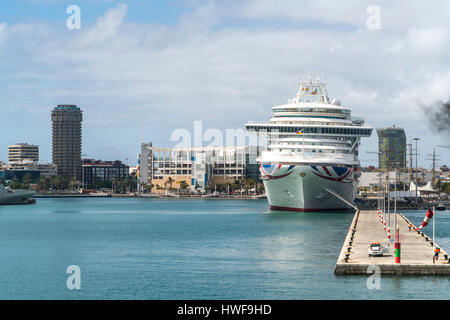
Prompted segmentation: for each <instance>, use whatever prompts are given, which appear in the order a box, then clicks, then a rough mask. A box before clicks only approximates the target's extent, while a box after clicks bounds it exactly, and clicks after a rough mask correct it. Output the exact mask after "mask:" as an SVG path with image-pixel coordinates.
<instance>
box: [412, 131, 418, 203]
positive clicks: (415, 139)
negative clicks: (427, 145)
mask: <svg viewBox="0 0 450 320" xmlns="http://www.w3.org/2000/svg"><path fill="white" fill-rule="evenodd" d="M413 140H414V141H416V172H415V177H416V209H418V197H417V153H418V150H417V141H419V140H420V138H414V139H413Z"/></svg>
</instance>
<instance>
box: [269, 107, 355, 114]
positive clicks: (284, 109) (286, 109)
mask: <svg viewBox="0 0 450 320" xmlns="http://www.w3.org/2000/svg"><path fill="white" fill-rule="evenodd" d="M273 112H320V113H340V114H350V113H351V111H350V110H345V109H328V108H275V109H273Z"/></svg>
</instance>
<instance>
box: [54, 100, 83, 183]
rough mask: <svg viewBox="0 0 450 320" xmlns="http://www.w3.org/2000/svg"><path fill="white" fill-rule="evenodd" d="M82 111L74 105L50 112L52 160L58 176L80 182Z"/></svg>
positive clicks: (59, 107)
mask: <svg viewBox="0 0 450 320" xmlns="http://www.w3.org/2000/svg"><path fill="white" fill-rule="evenodd" d="M82 120H83V115H82V111H81V110H80V108H78V107H77V106H76V105H58V106H57V107H56V108H54V109H53V110H52V158H53V163H54V164H56V166H57V171H58V175H61V176H64V177H69V178H75V179H77V180H78V181H81V122H82Z"/></svg>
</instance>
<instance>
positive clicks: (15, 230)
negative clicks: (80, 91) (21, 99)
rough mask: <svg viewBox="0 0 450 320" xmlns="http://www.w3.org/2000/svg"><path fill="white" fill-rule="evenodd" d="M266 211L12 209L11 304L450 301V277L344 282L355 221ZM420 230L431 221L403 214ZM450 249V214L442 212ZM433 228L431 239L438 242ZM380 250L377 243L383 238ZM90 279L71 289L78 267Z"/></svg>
mask: <svg viewBox="0 0 450 320" xmlns="http://www.w3.org/2000/svg"><path fill="white" fill-rule="evenodd" d="M267 207H268V204H267V201H266V200H166V199H137V198H120V199H119V198H78V199H37V202H36V204H34V205H25V206H1V207H0V271H1V274H0V299H424V298H426V299H449V298H450V279H449V278H447V277H424V276H422V277H394V276H382V277H381V288H380V289H378V290H377V289H372V290H371V289H368V287H367V279H368V276H369V275H368V276H347V277H344V276H335V275H334V273H333V271H334V265H335V263H336V260H337V257H338V255H339V252H340V249H341V246H342V244H343V241H344V238H345V236H346V234H347V231H348V228H349V225H350V223H351V220H352V218H353V212H347V213H345V212H344V213H343V212H340V213H336V212H323V213H298V212H295V213H290V212H275V211H269V210H268V208H267ZM403 213H404V214H405V215H406V216H407V217H408V218H410V219H411V220H412V221H413V222H414V223H416V225H419V224H420V223H421V221H422V220H423V217H424V215H425V211H409V212H407V211H403ZM437 219H438V220H437V224H436V235H437V242H438V243H439V244H440V245H441V246H442V247H443V248H444V249H446V250H447V251H449V250H450V211H439V212H437ZM431 230H432V229H431V224H430V225H429V226H428V227H427V228H426V229H425V230H424V231H425V232H426V233H427V234H429V235H431ZM375 240H377V239H375ZM71 265H76V266H78V267H79V268H80V270H81V289H79V290H77V289H73V290H69V289H68V288H67V286H66V280H67V278H68V277H69V276H70V274H67V273H66V270H67V268H68V266H71Z"/></svg>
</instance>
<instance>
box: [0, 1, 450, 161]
mask: <svg viewBox="0 0 450 320" xmlns="http://www.w3.org/2000/svg"><path fill="white" fill-rule="evenodd" d="M70 5H77V6H78V7H79V8H80V22H81V24H80V28H79V29H69V28H68V27H67V23H66V22H67V20H68V19H69V18H70V16H71V13H67V12H66V10H67V8H68V7H69V6H70ZM373 5H375V6H377V8H378V10H379V11H377V12H379V14H378V15H374V11H373V10H372V9H370V8H371V7H370V6H373ZM448 12H450V2H448V1H434V2H433V5H432V6H431V5H430V4H429V3H426V2H421V1H416V2H414V3H412V2H411V1H375V0H372V1H348V0H343V1H332V0H331V1H325V0H314V1H298V0H297V1H295V0H278V1H271V0H224V1H221V0H218V1H212V0H209V1H207V0H173V1H157V0H148V1H144V0H134V1H131V0H130V1H124V0H122V1H115V0H90V1H75V0H72V1H58V0H15V1H14V0H2V1H1V2H0V110H1V117H0V125H1V133H2V134H1V137H0V160H3V161H6V160H7V148H8V145H10V144H14V143H17V142H28V143H32V144H37V145H39V149H40V159H41V160H42V161H51V121H50V112H51V109H52V108H54V107H55V106H56V105H58V104H76V105H78V106H79V107H80V108H81V109H82V110H83V117H84V119H83V147H82V149H83V151H82V152H83V154H85V155H86V157H88V158H96V159H103V160H116V159H117V160H122V161H125V162H126V163H128V164H129V165H135V164H136V157H137V154H138V153H139V151H140V144H141V142H148V141H152V142H153V145H154V146H161V147H164V146H167V147H172V146H174V145H175V144H176V142H175V141H172V140H171V135H172V133H173V132H174V130H176V129H179V128H186V129H188V130H192V129H193V126H194V121H199V120H201V121H203V124H202V126H203V129H204V130H206V129H212V128H215V129H219V130H221V131H223V132H225V130H226V129H244V128H245V123H246V122H247V121H250V120H254V121H266V120H268V119H269V118H270V116H271V108H272V107H273V106H274V105H278V104H284V103H286V102H287V100H288V99H290V98H293V97H294V96H295V95H296V92H297V89H298V81H299V79H307V78H308V77H309V76H310V75H311V74H314V75H317V76H320V77H322V78H326V80H327V83H328V86H327V88H328V93H329V96H330V98H338V99H339V100H341V102H342V104H343V105H344V106H348V107H350V108H351V110H352V114H353V115H354V116H360V117H363V118H365V120H366V123H367V124H369V125H371V126H373V127H374V128H379V127H387V126H392V125H397V126H400V127H403V128H404V129H405V132H406V135H407V139H408V143H410V142H411V140H412V138H414V137H419V138H420V139H421V140H420V141H419V143H418V149H419V166H424V167H426V168H430V167H431V161H429V160H427V159H428V158H430V156H428V154H431V153H432V152H433V149H434V148H436V152H437V153H438V154H439V155H440V157H439V158H440V159H442V160H441V161H439V162H438V164H439V165H442V164H447V165H450V161H449V160H450V149H445V148H440V147H436V146H437V145H450V141H449V140H450V139H449V138H450V130H442V131H441V132H438V131H437V130H436V129H435V127H436V126H435V125H434V122H433V121H432V120H433V119H435V118H433V117H431V116H430V115H431V114H432V113H433V112H435V111H436V110H437V103H438V102H439V101H442V102H446V101H448V100H449V98H450V59H449V56H448V52H449V49H450V40H449V39H450V37H449V34H448V33H449V30H450V19H448V17H447V15H448ZM378 18H379V19H378ZM374 19H375V20H374ZM374 21H375V24H374ZM374 26H375V27H374ZM368 151H369V152H373V151H375V152H376V151H378V144H377V135H376V131H375V130H374V132H373V134H372V136H371V137H370V138H363V139H362V144H361V148H360V159H361V163H362V165H364V166H367V165H375V166H376V165H377V164H378V162H377V156H376V155H375V154H371V153H368Z"/></svg>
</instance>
